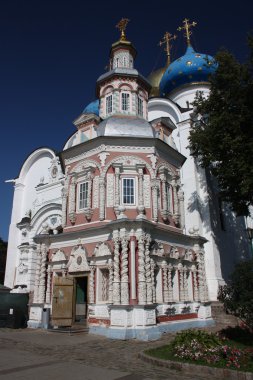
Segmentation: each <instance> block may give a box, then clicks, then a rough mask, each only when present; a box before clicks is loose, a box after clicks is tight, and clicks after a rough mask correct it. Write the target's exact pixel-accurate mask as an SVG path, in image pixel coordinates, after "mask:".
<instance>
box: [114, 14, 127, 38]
mask: <svg viewBox="0 0 253 380" xmlns="http://www.w3.org/2000/svg"><path fill="white" fill-rule="evenodd" d="M129 21H130V20H128V18H122V19H121V20H120V22H119V23H118V24H117V25H116V28H118V29H119V30H120V33H121V35H120V41H126V40H127V39H126V34H125V30H126V27H127V24H128V23H129Z"/></svg>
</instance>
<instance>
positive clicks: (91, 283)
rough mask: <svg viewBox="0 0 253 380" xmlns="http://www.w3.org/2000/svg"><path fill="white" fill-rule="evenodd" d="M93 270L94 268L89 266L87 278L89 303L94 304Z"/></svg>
mask: <svg viewBox="0 0 253 380" xmlns="http://www.w3.org/2000/svg"><path fill="white" fill-rule="evenodd" d="M95 270H96V267H95V266H94V265H91V266H90V278H89V280H90V281H89V303H95Z"/></svg>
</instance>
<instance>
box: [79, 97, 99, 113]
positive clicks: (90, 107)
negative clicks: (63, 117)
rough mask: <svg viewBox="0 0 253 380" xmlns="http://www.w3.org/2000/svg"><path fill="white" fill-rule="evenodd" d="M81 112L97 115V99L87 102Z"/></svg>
mask: <svg viewBox="0 0 253 380" xmlns="http://www.w3.org/2000/svg"><path fill="white" fill-rule="evenodd" d="M83 113H85V114H89V113H93V114H95V115H97V116H99V99H97V100H94V101H93V102H91V103H90V104H88V105H87V106H86V107H85V108H84V110H83Z"/></svg>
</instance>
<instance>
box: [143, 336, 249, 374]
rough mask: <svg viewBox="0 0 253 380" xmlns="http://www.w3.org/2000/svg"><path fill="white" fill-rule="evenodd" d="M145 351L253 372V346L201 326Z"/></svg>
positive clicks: (157, 356) (150, 353) (157, 355)
mask: <svg viewBox="0 0 253 380" xmlns="http://www.w3.org/2000/svg"><path fill="white" fill-rule="evenodd" d="M252 344H253V341H252ZM145 354H147V355H150V356H153V357H156V358H160V359H165V360H173V361H183V362H187V363H194V364H201V365H207V366H212V367H219V368H228V369H235V370H241V371H248V372H253V347H252V346H245V345H243V344H242V343H235V342H233V341H231V340H228V339H227V338H226V337H224V335H223V336H217V335H214V334H209V333H207V332H205V331H200V330H186V331H183V332H180V333H178V334H177V335H176V337H175V338H174V340H173V341H172V342H171V343H170V344H169V345H167V346H163V347H159V348H156V349H151V350H147V351H145Z"/></svg>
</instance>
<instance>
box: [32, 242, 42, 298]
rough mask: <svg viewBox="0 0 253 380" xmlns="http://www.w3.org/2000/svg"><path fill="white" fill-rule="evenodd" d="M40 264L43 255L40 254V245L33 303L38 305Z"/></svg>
mask: <svg viewBox="0 0 253 380" xmlns="http://www.w3.org/2000/svg"><path fill="white" fill-rule="evenodd" d="M40 263H41V254H40V245H39V246H38V248H37V265H36V272H35V283H34V294H33V303H38V302H39V301H38V299H39V283H40Z"/></svg>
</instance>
